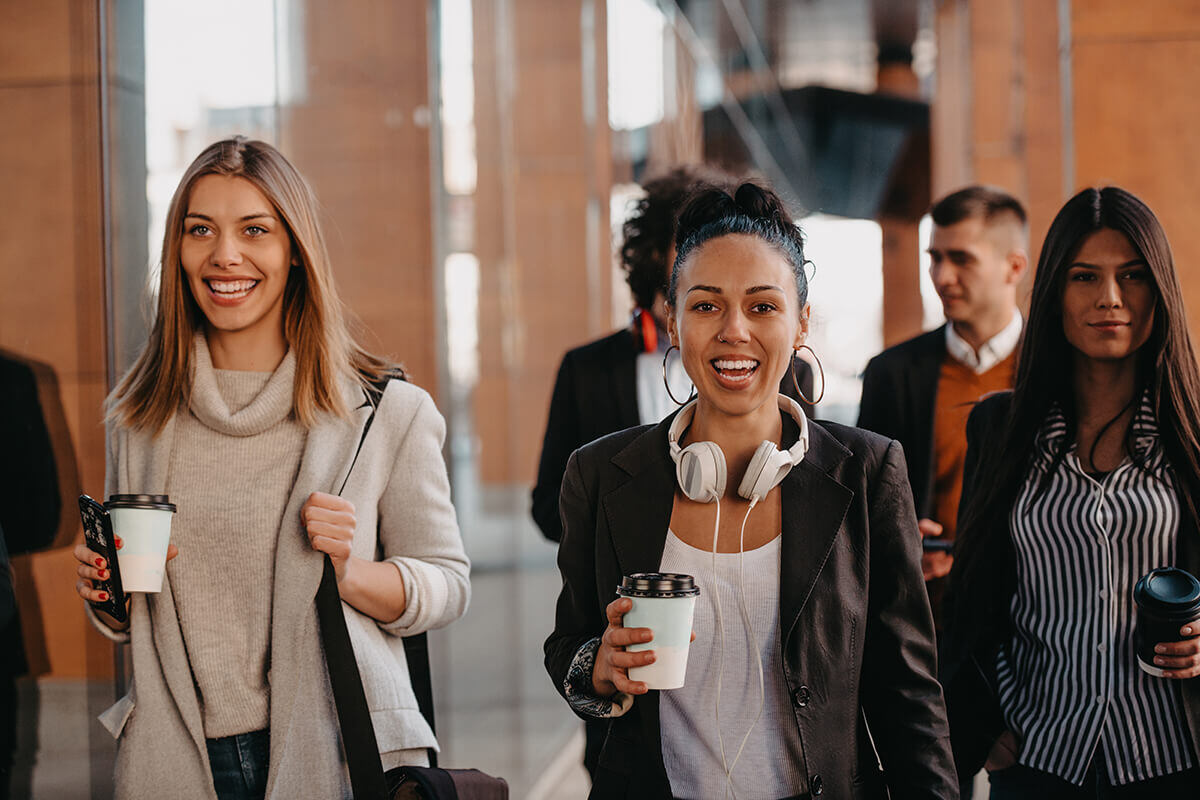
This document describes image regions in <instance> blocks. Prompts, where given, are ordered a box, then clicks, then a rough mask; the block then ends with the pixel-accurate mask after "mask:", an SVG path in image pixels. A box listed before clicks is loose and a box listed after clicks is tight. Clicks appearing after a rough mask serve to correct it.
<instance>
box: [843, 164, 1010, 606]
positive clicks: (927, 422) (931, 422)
mask: <svg viewBox="0 0 1200 800" xmlns="http://www.w3.org/2000/svg"><path fill="white" fill-rule="evenodd" d="M930 214H931V216H932V217H933V233H932V235H931V237H930V243H929V256H930V265H929V272H930V277H931V278H932V279H933V285H934V288H935V289H936V290H937V293H938V296H939V297H940V298H941V300H942V310H943V312H944V313H945V316H946V320H947V322H946V324H945V325H943V326H941V327H939V328H937V329H936V330H933V331H929V332H928V333H923V334H921V335H920V336H917V337H915V338H913V339H909V340H908V341H906V342H902V343H900V344H898V345H895V346H894V347H891V348H889V349H887V350H885V351H884V352H883V353H880V354H879V355H877V356H875V357H874V358H872V359H871V361H870V363H868V364H867V369H866V372H865V373H864V374H863V393H862V405H861V406H860V410H859V417H858V425H859V427H861V428H866V429H868V430H872V431H875V432H877V433H881V434H883V435H884V436H888V437H890V438H893V439H898V440H899V441H900V443H901V444H902V445H903V446H904V454H905V458H906V460H907V463H908V478H909V483H910V484H911V485H912V489H913V499H914V500H915V506H916V511H917V516H918V518H919V519H920V523H919V527H920V530H921V535H922V536H923V537H926V538H940V539H946V540H950V541H953V538H954V525H955V522H956V519H957V512H958V498H959V494H960V493H961V490H962V469H963V462H964V459H965V458H966V421H967V415H968V414H969V413H970V409H971V404H972V403H973V402H974V401H975V400H977V399H978V398H979V397H981V396H982V395H984V394H987V393H988V392H992V391H997V390H1000V389H1007V388H1010V387H1011V385H1012V376H1013V372H1014V364H1015V357H1016V350H1017V345H1018V342H1019V340H1020V336H1021V315H1020V311H1019V310H1018V308H1017V284H1018V282H1019V281H1020V279H1021V276H1022V275H1023V274H1024V272H1025V268H1026V266H1027V264H1028V256H1027V255H1026V247H1027V244H1026V240H1027V238H1028V233H1027V229H1026V216H1025V209H1024V208H1022V207H1021V204H1020V203H1019V202H1017V200H1016V199H1014V198H1013V197H1012V196H1010V195H1008V194H1006V193H1005V192H1002V191H1000V190H998V189H993V188H990V187H985V186H969V187H967V188H965V189H961V190H959V191H957V192H954V193H953V194H950V195H948V196H947V197H945V198H943V199H942V200H940V201H939V202H938V203H937V204H935V205H934V207H933V209H932V210H931V212H930ZM952 562H953V557H952V556H951V555H950V554H949V553H947V552H944V551H940V552H938V551H929V552H926V553H925V554H924V556H923V558H922V564H921V566H922V571H923V572H924V574H925V580H926V582H927V583H926V586H927V588H928V589H929V592H930V599H931V602H932V604H933V609H934V618H935V620H936V621H937V623H938V628H939V629H940V628H941V613H940V612H941V608H940V606H941V603H940V600H941V595H942V592H943V591H944V588H945V587H944V585H943V584H944V582H945V576H946V575H947V574H948V573H949V572H950V565H951V563H952Z"/></svg>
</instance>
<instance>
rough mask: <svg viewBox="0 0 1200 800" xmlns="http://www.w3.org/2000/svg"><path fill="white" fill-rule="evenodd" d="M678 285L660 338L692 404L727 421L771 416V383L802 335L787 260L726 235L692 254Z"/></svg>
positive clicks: (754, 240) (775, 384) (802, 315)
mask: <svg viewBox="0 0 1200 800" xmlns="http://www.w3.org/2000/svg"><path fill="white" fill-rule="evenodd" d="M678 281H679V282H678V289H677V293H676V297H675V306H674V307H673V308H672V309H671V312H672V313H671V315H670V317H669V318H668V332H669V333H670V336H671V343H672V344H675V345H677V346H678V347H679V350H680V355H681V356H682V359H683V366H684V369H685V370H686V371H687V373H688V376H689V377H691V379H692V382H693V383H695V385H696V391H697V393H698V394H699V397H700V401H701V402H702V403H704V404H706V405H708V406H710V407H711V408H712V409H713V410H716V411H719V412H721V413H724V414H728V415H735V416H736V415H743V414H748V413H752V412H754V411H757V410H759V409H761V408H764V407H767V408H769V413H770V414H775V413H777V412H776V411H775V410H774V409H775V408H776V398H777V396H778V393H779V382H780V380H781V379H782V378H783V375H784V372H785V371H786V370H787V369H788V368H789V366H790V365H791V358H792V351H793V349H794V348H796V347H799V346H800V345H801V344H803V342H804V339H805V337H806V335H807V333H808V308H807V306H806V307H805V308H804V309H801V308H800V299H799V296H798V295H797V291H796V278H795V276H794V275H793V274H792V269H791V265H790V264H789V263H788V261H787V259H786V258H784V257H783V255H781V254H780V252H779V251H778V250H777V249H775V248H774V247H772V246H771V245H769V244H767V243H766V242H764V241H762V240H761V239H759V238H758V237H756V236H749V235H744V234H730V235H727V236H721V237H719V238H716V239H711V240H710V241H708V242H706V243H704V244H703V245H700V246H699V247H698V248H696V249H695V250H693V251H692V252H691V254H690V255H689V256H688V258H687V261H686V262H685V263H684V264H683V265H682V268H681V269H680V271H679V276H678Z"/></svg>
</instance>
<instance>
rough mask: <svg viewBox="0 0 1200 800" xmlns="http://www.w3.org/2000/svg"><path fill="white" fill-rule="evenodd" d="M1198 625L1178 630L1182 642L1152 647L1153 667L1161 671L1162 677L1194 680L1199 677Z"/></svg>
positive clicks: (1199, 638)
mask: <svg viewBox="0 0 1200 800" xmlns="http://www.w3.org/2000/svg"><path fill="white" fill-rule="evenodd" d="M1197 634H1200V625H1197V624H1196V623H1192V624H1190V625H1184V626H1183V627H1182V628H1180V629H1179V635H1180V637H1190V638H1183V639H1182V641H1177V642H1159V643H1158V644H1156V645H1155V646H1154V653H1155V655H1154V666H1156V667H1158V668H1160V669H1161V670H1162V677H1164V678H1175V679H1176V680H1179V679H1182V678H1195V677H1196V676H1198V675H1200V636H1198V635H1197Z"/></svg>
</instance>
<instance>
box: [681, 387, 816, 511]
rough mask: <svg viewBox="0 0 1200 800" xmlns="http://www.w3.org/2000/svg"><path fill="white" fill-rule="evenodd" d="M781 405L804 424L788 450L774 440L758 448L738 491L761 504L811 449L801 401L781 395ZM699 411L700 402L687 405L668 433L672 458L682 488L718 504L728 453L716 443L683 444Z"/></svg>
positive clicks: (701, 500)
mask: <svg viewBox="0 0 1200 800" xmlns="http://www.w3.org/2000/svg"><path fill="white" fill-rule="evenodd" d="M779 408H780V409H782V410H783V411H786V412H787V413H788V414H790V415H791V416H792V418H793V419H795V420H796V424H797V425H799V426H800V438H799V439H797V440H796V443H795V444H794V445H792V446H791V447H790V448H788V449H787V450H780V449H779V448H778V447H776V445H775V443H774V442H769V441H764V442H763V443H762V444H760V445H759V446H758V449H757V450H755V451H754V457H753V458H751V459H750V465H749V466H748V467H746V474H745V476H743V478H742V482H741V484H740V485H739V486H738V494H739V495H740V496H741V497H743V498H745V499H747V500H750V501H751V502H754V503H757V502H758V501H760V500H762V499H763V498H764V497H766V496H767V492H769V491H771V490H772V489H774V488H775V487H776V486H778V485H779V483H780V482H781V481H782V480H783V479H784V477H785V476H786V475H787V474H788V472H790V471H791V469H792V467H794V466H796V465H797V464H799V463H800V462H801V461H803V460H804V454H805V452H806V451H807V450H808V417H806V416H804V410H803V409H801V408H800V404H799V403H797V402H796V401H795V400H793V399H792V398H790V397H788V396H787V395H785V394H781V395H779ZM695 414H696V401H695V400H693V401H692V402H690V403H688V404H687V405H686V406H684V407H683V408H682V409H681V410H680V412H679V414H678V415H676V417H675V421H674V422H672V423H671V428H670V430H669V431H668V432H667V443H668V445H669V447H670V451H671V460H672V461H674V462H675V478H676V480H677V481H679V488H681V489H683V493H684V494H685V495H687V497H688V498H689V499H691V500H695V501H697V502H699V503H714V502H716V501H717V500H719V499H720V498H721V496H722V495H724V494H725V480H726V469H725V454H724V453H722V452H721V448H720V447H719V446H717V444H716V443H715V442H693V443H691V444H689V445H688V446H687V447H683V448H681V447H680V446H679V437H680V436H682V435H683V433H684V431H686V430H687V429H688V426H689V425H691V424H692V418H693V417H694V416H695Z"/></svg>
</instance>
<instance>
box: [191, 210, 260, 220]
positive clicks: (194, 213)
mask: <svg viewBox="0 0 1200 800" xmlns="http://www.w3.org/2000/svg"><path fill="white" fill-rule="evenodd" d="M192 217H195V218H196V219H203V220H208V221H209V222H212V221H213V218H212V217H210V216H208V215H207V214H201V213H200V212H198V211H189V212H188V213H187V214H185V215H184V219H190V218H192ZM252 219H271V220H275V221H276V222H278V221H279V220H278V219H276V217H275V215H274V214H268V213H267V212H265V211H258V212H255V213H253V214H246V215H245V216H243V217H240V218H239V219H238V222H249V221H250V220H252Z"/></svg>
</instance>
